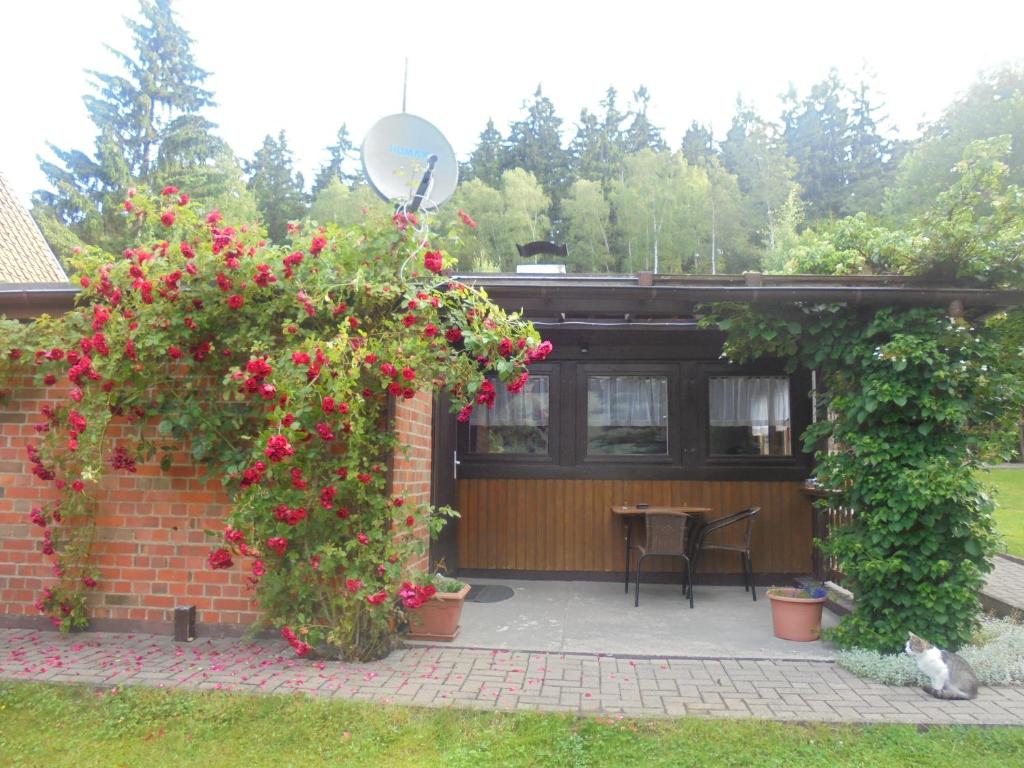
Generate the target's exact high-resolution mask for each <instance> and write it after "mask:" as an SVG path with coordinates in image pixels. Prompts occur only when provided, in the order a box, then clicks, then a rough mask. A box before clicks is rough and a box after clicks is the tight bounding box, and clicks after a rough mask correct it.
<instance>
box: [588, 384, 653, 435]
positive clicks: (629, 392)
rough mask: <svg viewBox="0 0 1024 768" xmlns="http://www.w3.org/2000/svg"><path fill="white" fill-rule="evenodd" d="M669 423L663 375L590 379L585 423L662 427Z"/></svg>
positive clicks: (602, 425) (597, 425)
mask: <svg viewBox="0 0 1024 768" xmlns="http://www.w3.org/2000/svg"><path fill="white" fill-rule="evenodd" d="M667 423H668V379H666V378H665V377H664V376H590V377H589V378H588V380H587V424H588V425H590V426H592V427H663V426H665V425H666V424H667Z"/></svg>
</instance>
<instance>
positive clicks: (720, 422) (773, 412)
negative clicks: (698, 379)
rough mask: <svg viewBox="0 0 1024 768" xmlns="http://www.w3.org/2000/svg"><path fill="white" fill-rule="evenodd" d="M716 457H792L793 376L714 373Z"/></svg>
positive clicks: (712, 407)
mask: <svg viewBox="0 0 1024 768" xmlns="http://www.w3.org/2000/svg"><path fill="white" fill-rule="evenodd" d="M708 389H709V392H708V402H709V411H710V422H711V448H710V453H711V455H712V456H792V455H793V448H792V429H791V426H790V415H789V379H788V378H786V377H785V376H713V377H711V378H710V379H709V382H708Z"/></svg>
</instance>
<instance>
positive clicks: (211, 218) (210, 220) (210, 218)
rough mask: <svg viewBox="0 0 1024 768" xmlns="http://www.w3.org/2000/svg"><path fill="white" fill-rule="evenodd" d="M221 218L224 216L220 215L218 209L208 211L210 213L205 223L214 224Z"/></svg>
mask: <svg viewBox="0 0 1024 768" xmlns="http://www.w3.org/2000/svg"><path fill="white" fill-rule="evenodd" d="M223 218H224V217H223V216H221V213H220V211H216V210H214V211H210V215H209V216H207V217H206V223H207V224H211V225H213V224H216V223H217V222H218V221H221V220H222V219H223Z"/></svg>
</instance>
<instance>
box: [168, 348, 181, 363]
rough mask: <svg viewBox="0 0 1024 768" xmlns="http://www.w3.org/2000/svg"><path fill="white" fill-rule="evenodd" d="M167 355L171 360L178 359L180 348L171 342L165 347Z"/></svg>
mask: <svg viewBox="0 0 1024 768" xmlns="http://www.w3.org/2000/svg"><path fill="white" fill-rule="evenodd" d="M167 356H168V357H169V358H171V359H172V360H178V359H179V358H180V357H181V348H180V347H176V346H174V345H173V344H171V345H170V346H169V347H167Z"/></svg>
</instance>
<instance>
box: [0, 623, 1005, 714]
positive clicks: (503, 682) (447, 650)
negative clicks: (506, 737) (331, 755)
mask: <svg viewBox="0 0 1024 768" xmlns="http://www.w3.org/2000/svg"><path fill="white" fill-rule="evenodd" d="M0 678H3V679H8V680H37V681H48V682H62V683H83V684H88V685H94V686H98V687H107V688H109V687H114V686H124V685H148V686H155V687H160V688H192V689H216V690H225V691H244V692H252V693H277V694H295V693H302V694H309V695H313V696H319V697H324V698H329V699H351V700H362V701H373V702H378V703H387V704H392V703H393V704H412V705H422V706H430V707H439V706H440V707H444V706H448V707H452V706H455V707H470V708H474V709H487V710H505V711H510V710H528V709H531V710H544V711H552V712H565V713H571V714H580V715H587V714H597V713H601V714H605V715H625V716H644V717H666V716H679V715H698V716H704V717H714V718H762V719H769V720H799V721H812V720H813V721H824V722H851V723H869V722H886V723H918V724H933V725H934V724H951V723H960V724H970V725H1024V687H1006V688H1002V687H1000V688H983V689H982V690H981V693H980V694H979V696H978V698H977V699H976V700H974V701H939V700H937V699H934V698H932V697H931V696H928V695H927V694H925V693H924V692H922V691H920V690H918V689H916V688H894V687H889V686H885V685H880V684H878V683H871V682H867V681H864V680H861V679H859V678H857V677H855V676H853V675H851V674H850V673H848V672H846V671H845V670H843V669H840V668H839V667H837V666H836V665H835V664H833V663H831V662H815V661H770V660H756V659H718V660H707V659H685V658H633V659H631V658H624V657H612V656H601V655H592V654H553V653H529V652H519V651H497V650H495V651H489V650H480V649H465V648H452V647H438V646H431V647H415V648H406V649H404V650H400V651H397V652H395V653H393V654H392V655H391V656H389V657H388V658H387V659H384V660H383V661H378V662H373V663H368V664H345V663H342V662H315V661H307V660H304V659H297V658H295V657H294V655H292V654H291V651H290V650H289V649H288V647H287V646H286V645H285V644H284V643H279V642H272V641H270V642H268V641H260V642H258V643H243V642H240V641H238V640H197V641H195V642H193V643H190V644H178V643H174V642H173V641H172V640H171V639H170V638H167V637H163V636H156V635H127V634H108V633H99V632H96V633H92V632H90V633H86V634H80V635H71V636H67V635H60V634H58V633H53V632H41V631H32V630H24V629H0Z"/></svg>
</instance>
